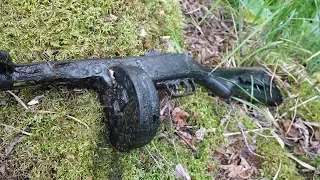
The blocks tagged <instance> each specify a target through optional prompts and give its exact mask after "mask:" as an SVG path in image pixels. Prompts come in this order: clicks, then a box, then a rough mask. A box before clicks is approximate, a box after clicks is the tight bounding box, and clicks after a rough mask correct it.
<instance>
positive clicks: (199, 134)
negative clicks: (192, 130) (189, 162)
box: [196, 127, 207, 142]
mask: <svg viewBox="0 0 320 180" xmlns="http://www.w3.org/2000/svg"><path fill="white" fill-rule="evenodd" d="M206 132H207V130H206V128H204V127H201V128H200V129H198V130H197V131H196V138H197V141H198V142H199V141H202V140H203V138H204V135H205V134H206Z"/></svg>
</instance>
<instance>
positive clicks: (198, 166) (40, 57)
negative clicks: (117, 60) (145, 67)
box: [0, 0, 296, 179]
mask: <svg viewBox="0 0 320 180" xmlns="http://www.w3.org/2000/svg"><path fill="white" fill-rule="evenodd" d="M179 9H180V7H179V4H178V3H177V1H174V0H152V1H146V0H132V1H111V0H109V1H108V0H107V1H105V0H94V1H90V2H89V1H87V0H80V1H79V0H78V1H59V0H55V1H50V2H49V1H18V0H0V42H1V44H0V49H3V50H6V51H9V52H10V54H11V55H12V57H13V59H14V61H15V62H16V63H23V62H37V61H59V60H65V59H81V58H89V57H90V58H94V57H114V56H129V55H130V56H131V55H142V54H144V53H145V52H146V51H147V50H149V49H151V48H153V47H157V46H159V45H160V44H161V40H160V39H161V38H160V36H163V35H170V36H171V37H173V36H174V38H175V40H176V41H177V42H178V43H181V44H182V30H181V24H180V22H181V20H182V19H181V14H180V11H179ZM110 14H113V15H115V16H116V17H117V19H114V18H110ZM141 29H144V30H145V31H146V33H147V36H145V37H141V36H139V33H140V30H141ZM15 93H16V94H17V95H18V96H19V97H20V98H21V99H22V100H23V101H24V102H28V101H30V100H31V99H33V98H34V97H35V96H37V95H41V94H44V95H45V98H44V99H42V100H41V101H40V104H39V105H37V106H36V107H33V108H31V110H29V111H26V110H24V109H23V108H22V107H21V106H20V105H19V104H18V103H17V102H16V101H15V100H14V99H13V98H9V95H8V96H7V97H6V99H7V104H6V105H5V106H1V107H0V108H1V109H0V112H1V114H0V123H3V124H6V125H10V126H14V127H15V128H18V129H21V130H24V131H28V132H30V133H32V135H31V136H25V137H24V139H23V141H22V142H20V143H18V145H17V146H16V147H15V148H14V151H13V152H12V153H11V154H10V155H9V156H8V157H7V158H5V159H1V160H3V161H4V162H6V163H7V164H9V165H10V166H9V168H10V169H13V170H14V173H13V175H15V176H28V177H30V178H31V179H92V178H93V179H105V178H106V177H109V178H115V179H117V178H118V177H122V178H123V179H174V178H175V173H174V167H175V165H176V164H178V163H181V164H183V165H184V166H186V167H187V169H188V170H189V172H190V175H191V176H192V178H193V179H211V177H212V172H209V169H208V168H207V163H208V162H210V163H213V164H214V160H213V158H212V157H211V153H212V152H213V151H214V150H215V148H216V147H218V146H220V145H222V144H223V143H224V142H225V139H224V138H223V137H222V136H221V133H222V127H219V125H220V123H221V122H220V121H221V119H222V117H223V115H225V113H227V111H228V107H224V106H223V105H222V104H220V103H219V101H218V100H217V99H216V98H212V97H211V96H209V95H208V94H207V92H206V91H205V90H203V89H202V88H199V89H198V92H197V93H196V94H195V95H192V96H190V97H187V98H183V99H182V100H180V101H181V103H178V104H179V105H180V106H181V107H183V109H185V110H186V111H187V112H189V113H190V114H192V113H193V112H199V116H198V117H197V118H194V117H192V116H191V117H190V118H189V119H188V125H190V126H194V127H195V129H196V130H197V129H199V128H200V127H205V128H206V129H211V128H216V133H209V134H208V135H207V136H206V137H205V139H204V140H203V141H201V142H199V143H197V144H196V147H197V150H198V151H197V152H196V153H194V152H192V151H191V150H190V149H188V148H187V147H186V146H185V145H183V144H182V143H180V142H179V140H178V137H176V136H175V135H174V133H173V132H171V131H170V129H166V125H165V124H163V125H162V131H160V132H162V133H159V135H157V136H156V137H155V138H154V140H153V141H152V143H150V144H149V145H147V146H146V147H144V148H139V149H136V150H134V151H132V152H129V153H120V152H118V151H116V150H114V149H113V148H112V147H111V145H110V144H109V143H108V138H107V137H108V130H107V127H106V125H105V123H103V122H101V120H102V119H103V118H102V117H103V113H102V108H101V105H100V103H99V101H98V96H97V94H95V93H94V92H86V91H85V92H81V93H79V92H77V91H69V90H66V89H64V88H53V89H51V90H45V91H44V90H41V89H29V90H23V91H21V92H15ZM38 110H44V111H52V112H57V113H56V114H50V113H39V112H38ZM66 115H70V116H73V117H76V118H77V119H79V120H81V121H83V122H84V123H86V124H87V125H88V126H89V129H88V128H86V126H84V125H83V124H81V123H78V122H76V121H74V120H72V119H70V118H67V117H66ZM237 119H242V120H243V124H244V125H245V126H246V128H247V129H253V128H255V127H256V126H255V124H253V123H252V122H250V121H249V120H248V118H247V117H238V118H237ZM231 130H232V127H231ZM233 130H236V129H233ZM18 134H19V132H17V131H14V130H12V129H10V128H3V127H1V128H0V137H1V138H3V140H4V142H3V145H2V146H1V147H0V148H1V149H0V150H1V151H3V150H4V147H6V146H7V145H8V144H10V143H11V142H12V140H13V139H14V138H15V137H16V136H17V135H18ZM258 152H260V153H261V154H262V155H263V156H266V157H267V159H266V160H265V163H264V165H263V167H264V168H263V171H262V172H263V175H264V176H268V177H272V176H273V175H274V174H275V172H276V169H275V168H274V167H278V163H279V161H278V159H277V158H279V159H282V160H283V162H282V163H283V165H282V168H281V170H283V171H281V172H282V174H283V173H284V174H283V175H282V174H280V176H279V177H280V178H282V179H287V178H289V177H296V172H295V167H294V166H293V165H292V164H293V163H292V161H290V160H288V158H287V157H285V156H284V155H282V153H283V150H281V149H279V145H277V144H276V143H274V141H269V140H267V141H266V140H264V139H262V140H259V142H258ZM150 154H151V155H152V156H151V155H150ZM279 154H280V155H279ZM278 155H279V156H278ZM274 157H277V158H275V159H274ZM209 174H211V177H210V176H207V175H209Z"/></svg>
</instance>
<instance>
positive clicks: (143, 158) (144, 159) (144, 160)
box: [140, 154, 148, 164]
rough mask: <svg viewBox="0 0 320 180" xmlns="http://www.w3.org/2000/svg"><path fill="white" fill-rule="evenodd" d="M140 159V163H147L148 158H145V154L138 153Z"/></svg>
mask: <svg viewBox="0 0 320 180" xmlns="http://www.w3.org/2000/svg"><path fill="white" fill-rule="evenodd" d="M140 159H141V162H142V164H146V163H147V160H148V159H147V157H146V155H144V154H140Z"/></svg>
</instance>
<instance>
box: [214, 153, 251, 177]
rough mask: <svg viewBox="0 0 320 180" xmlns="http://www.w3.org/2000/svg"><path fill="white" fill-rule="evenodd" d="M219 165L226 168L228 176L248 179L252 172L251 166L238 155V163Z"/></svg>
mask: <svg viewBox="0 0 320 180" xmlns="http://www.w3.org/2000/svg"><path fill="white" fill-rule="evenodd" d="M219 167H220V168H222V169H224V170H226V171H227V172H228V177H230V178H241V179H248V178H250V177H251V176H252V174H253V172H254V170H253V168H251V166H250V165H249V164H248V163H247V161H246V160H245V159H244V158H242V157H240V165H237V164H235V163H233V164H230V165H220V166H219Z"/></svg>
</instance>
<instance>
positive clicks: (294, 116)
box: [285, 99, 298, 135]
mask: <svg viewBox="0 0 320 180" xmlns="http://www.w3.org/2000/svg"><path fill="white" fill-rule="evenodd" d="M297 104H298V99H296V104H295V106H294V107H295V108H294V113H293V117H292V120H291V123H290V126H289V128H288V130H287V132H286V133H285V135H287V134H288V133H289V132H290V130H291V128H292V125H293V122H294V120H295V119H296V115H297Z"/></svg>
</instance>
